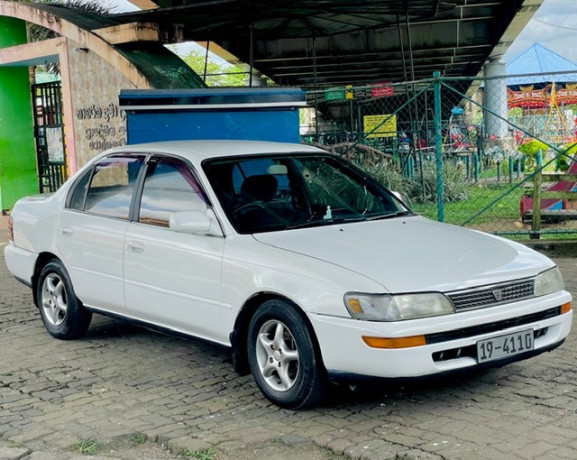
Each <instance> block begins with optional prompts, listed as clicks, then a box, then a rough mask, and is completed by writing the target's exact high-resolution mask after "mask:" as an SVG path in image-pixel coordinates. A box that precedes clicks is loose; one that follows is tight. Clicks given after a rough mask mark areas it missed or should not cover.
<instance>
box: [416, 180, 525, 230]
mask: <svg viewBox="0 0 577 460" xmlns="http://www.w3.org/2000/svg"><path fill="white" fill-rule="evenodd" d="M510 190H511V185H510V184H507V185H471V186H469V188H468V191H467V195H468V198H467V199H466V200H462V201H458V202H455V203H445V222H447V223H450V224H456V225H462V224H463V222H465V221H467V220H468V219H470V218H471V217H472V216H474V215H475V214H477V213H478V212H479V211H481V210H483V209H485V208H486V207H487V206H488V205H489V204H491V203H493V202H494V201H495V200H497V201H496V202H495V204H494V205H493V206H491V207H490V208H489V209H487V210H486V211H484V212H483V213H482V214H481V215H479V216H478V217H476V218H475V219H474V220H473V221H472V222H471V224H475V223H487V222H494V221H498V220H507V221H510V220H519V219H520V211H519V202H520V200H521V196H522V195H523V193H524V192H525V189H523V188H521V187H519V188H517V189H515V190H513V191H512V192H510V193H508V194H507V192H509V191H510ZM412 208H413V210H414V211H416V212H418V213H419V214H421V215H423V216H425V217H428V218H430V219H434V220H436V219H437V204H436V203H413V206H412Z"/></svg>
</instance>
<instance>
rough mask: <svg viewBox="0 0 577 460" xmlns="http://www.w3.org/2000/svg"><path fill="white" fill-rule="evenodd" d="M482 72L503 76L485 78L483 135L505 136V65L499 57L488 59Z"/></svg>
mask: <svg viewBox="0 0 577 460" xmlns="http://www.w3.org/2000/svg"><path fill="white" fill-rule="evenodd" d="M483 72H484V74H485V77H487V78H489V77H495V76H502V77H503V78H494V79H488V80H485V102H484V105H485V108H486V110H485V135H486V136H487V137H491V136H497V137H498V138H504V137H507V132H508V129H507V121H506V120H507V119H508V117H507V114H508V111H507V79H506V78H505V74H506V72H507V65H506V64H505V63H504V62H502V61H501V60H499V59H496V60H493V61H489V62H487V63H486V64H485V66H484V67H483ZM496 115H498V116H499V117H501V118H503V119H501V118H499V117H497V116H496Z"/></svg>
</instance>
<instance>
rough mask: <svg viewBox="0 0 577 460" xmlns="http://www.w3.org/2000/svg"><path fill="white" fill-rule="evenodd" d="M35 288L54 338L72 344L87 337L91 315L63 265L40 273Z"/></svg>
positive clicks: (55, 262)
mask: <svg viewBox="0 0 577 460" xmlns="http://www.w3.org/2000/svg"><path fill="white" fill-rule="evenodd" d="M36 288H37V298H38V308H39V309H40V315H41V316H42V321H43V322H44V327H45V328H46V330H47V331H48V333H49V334H50V335H51V336H52V337H55V338H57V339H61V340H73V339H78V338H80V337H82V336H84V335H85V334H86V331H87V329H88V326H89V325H90V321H91V319H92V312H90V311H88V310H87V309H86V308H84V306H83V305H82V302H80V300H79V299H78V298H77V297H76V294H75V293H74V289H73V288H72V282H71V281H70V276H68V272H67V271H66V269H65V268H64V265H62V262H60V261H59V260H52V261H50V262H48V263H47V264H46V265H45V266H44V268H43V269H42V271H41V272H40V276H39V278H38V284H37V287H36Z"/></svg>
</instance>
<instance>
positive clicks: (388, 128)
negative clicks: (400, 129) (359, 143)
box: [363, 114, 397, 139]
mask: <svg viewBox="0 0 577 460" xmlns="http://www.w3.org/2000/svg"><path fill="white" fill-rule="evenodd" d="M363 126H364V131H365V134H366V135H367V138H369V139H370V138H375V137H395V136H396V135H397V115H395V114H393V115H390V114H388V115H365V116H364V117H363Z"/></svg>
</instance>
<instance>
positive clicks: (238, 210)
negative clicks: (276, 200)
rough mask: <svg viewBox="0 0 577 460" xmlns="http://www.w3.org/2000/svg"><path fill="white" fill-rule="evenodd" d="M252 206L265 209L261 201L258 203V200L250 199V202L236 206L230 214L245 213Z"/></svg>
mask: <svg viewBox="0 0 577 460" xmlns="http://www.w3.org/2000/svg"><path fill="white" fill-rule="evenodd" d="M252 208H254V209H262V210H263V211H266V208H265V206H264V205H263V204H262V203H259V202H258V201H251V202H250V203H246V204H243V205H242V206H239V207H238V208H236V209H233V211H232V215H233V216H235V217H237V216H238V215H239V214H243V213H246V212H248V211H250V210H251V209H252Z"/></svg>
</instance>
